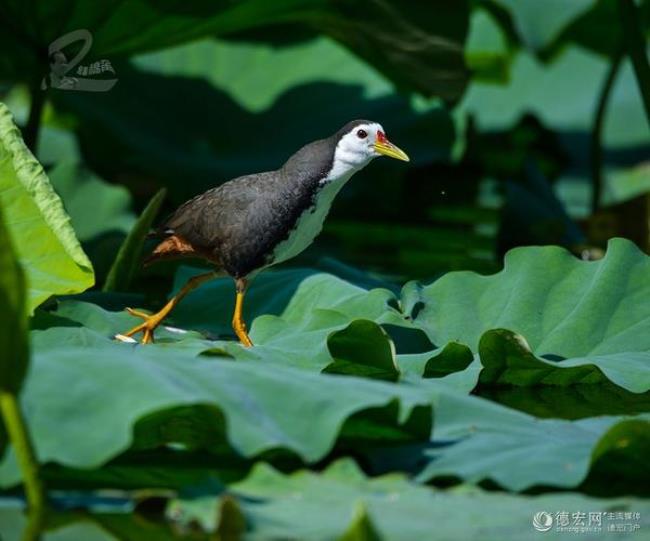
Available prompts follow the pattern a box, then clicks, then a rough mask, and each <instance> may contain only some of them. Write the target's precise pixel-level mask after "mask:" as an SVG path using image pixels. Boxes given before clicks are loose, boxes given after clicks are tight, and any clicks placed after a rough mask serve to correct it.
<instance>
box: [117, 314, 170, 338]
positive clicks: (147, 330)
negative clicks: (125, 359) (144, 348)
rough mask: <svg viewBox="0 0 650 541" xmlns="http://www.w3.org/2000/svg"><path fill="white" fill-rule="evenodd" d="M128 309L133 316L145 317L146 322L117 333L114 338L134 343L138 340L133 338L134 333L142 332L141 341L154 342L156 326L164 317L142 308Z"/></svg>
mask: <svg viewBox="0 0 650 541" xmlns="http://www.w3.org/2000/svg"><path fill="white" fill-rule="evenodd" d="M126 311H127V312H128V313H129V314H131V315H132V316H136V317H139V318H142V319H144V322H142V323H140V325H136V326H135V327H133V328H132V329H130V330H128V331H127V332H125V333H121V334H116V335H115V336H114V338H115V339H116V340H119V341H121V342H129V343H133V342H136V340H135V339H134V338H132V337H133V335H134V334H137V333H139V332H141V333H142V340H141V343H143V344H152V343H153V341H154V339H153V333H154V331H155V330H156V327H158V325H160V322H161V321H162V318H161V317H160V316H159V315H158V314H146V313H144V312H141V311H140V310H134V309H133V308H127V309H126Z"/></svg>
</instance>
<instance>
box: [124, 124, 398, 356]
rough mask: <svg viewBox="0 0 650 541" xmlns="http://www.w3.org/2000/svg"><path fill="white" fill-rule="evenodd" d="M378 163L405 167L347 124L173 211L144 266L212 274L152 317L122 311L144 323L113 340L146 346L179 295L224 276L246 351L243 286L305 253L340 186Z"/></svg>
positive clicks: (377, 131) (365, 131)
mask: <svg viewBox="0 0 650 541" xmlns="http://www.w3.org/2000/svg"><path fill="white" fill-rule="evenodd" d="M381 155H384V156H390V157H391V158H396V159H398V160H404V161H409V158H408V156H407V155H406V153H404V151H402V150H401V149H399V148H398V147H396V146H395V145H394V144H392V143H391V142H390V141H389V140H388V139H387V137H386V135H385V133H384V129H383V128H382V126H381V125H380V124H378V123H376V122H371V121H369V120H354V121H352V122H349V123H348V124H346V125H345V126H343V127H342V128H341V129H340V130H339V131H337V132H336V133H335V134H334V135H332V136H331V137H328V138H326V139H320V140H318V141H314V142H313V143H309V144H308V145H305V146H304V147H302V148H301V149H300V150H299V151H298V152H296V153H295V154H294V155H293V156H291V157H290V158H289V159H288V160H287V162H286V163H285V164H284V165H283V166H282V167H281V168H280V169H277V170H276V171H268V172H265V173H256V174H252V175H246V176H243V177H238V178H235V179H233V180H230V181H229V182H226V183H225V184H222V185H221V186H219V187H217V188H213V189H211V190H208V191H207V192H205V193H203V194H201V195H199V196H197V197H195V198H194V199H191V200H190V201H188V202H186V203H184V204H183V205H181V206H180V207H179V208H178V210H177V211H176V212H174V213H173V214H172V215H171V216H170V217H169V218H168V219H167V220H166V221H165V222H164V223H163V224H162V225H161V226H160V227H159V228H158V229H157V230H156V232H155V236H157V237H158V238H160V239H161V241H160V243H159V244H158V245H157V246H156V248H155V249H154V250H153V252H152V253H151V255H150V256H149V257H148V258H147V260H146V263H152V262H156V261H160V260H165V259H176V258H197V257H198V258H201V259H204V260H207V261H208V262H210V263H211V264H213V265H214V266H215V271H213V272H209V273H206V274H201V275H198V276H195V277H194V278H192V279H190V280H189V282H187V284H185V286H183V288H182V289H181V290H180V291H179V292H178V293H177V294H176V295H175V296H174V297H172V299H171V300H169V302H167V304H166V305H165V306H164V307H163V308H162V309H161V310H160V311H158V312H157V313H155V314H152V315H149V314H145V313H143V312H139V311H136V310H132V309H127V310H128V311H129V312H130V313H131V314H133V315H135V316H138V317H141V318H143V319H144V322H143V323H141V324H140V325H137V326H136V327H134V328H132V329H131V330H129V331H128V332H126V333H124V334H121V335H117V336H116V338H118V339H122V340H129V341H132V338H130V337H131V336H133V335H135V334H136V333H139V332H142V333H143V337H142V343H149V342H153V338H154V330H155V329H156V327H157V326H158V325H160V323H161V322H162V321H163V319H164V318H166V317H167V316H168V315H169V313H170V312H171V311H172V310H173V309H174V307H175V306H176V305H177V304H178V303H179V302H180V301H181V299H182V298H183V297H185V295H187V294H188V293H189V292H190V291H192V290H193V289H195V288H196V287H198V286H199V285H201V284H202V283H203V282H206V281H207V280H210V279H212V278H216V277H217V276H221V275H223V274H228V275H230V276H231V277H232V278H233V279H234V280H235V287H236V295H237V296H236V300H235V308H234V315H233V319H232V326H233V329H234V331H235V333H236V334H237V337H238V338H239V340H240V341H241V342H242V343H243V344H244V345H246V346H252V345H253V344H252V342H251V340H250V338H249V337H248V333H247V332H246V325H245V323H244V321H243V318H242V309H243V303H244V295H245V293H246V288H247V286H248V283H249V281H250V280H251V278H252V277H253V276H254V275H255V274H257V273H258V272H259V271H261V270H262V269H264V268H266V267H269V266H271V265H275V264H277V263H282V262H283V261H286V260H287V259H290V258H292V257H294V256H296V255H298V254H299V253H300V252H302V251H303V250H304V249H305V248H307V247H308V246H309V245H310V244H311V243H312V242H313V240H314V238H315V237H316V236H317V235H318V233H320V231H321V229H322V227H323V221H324V220H325V217H326V216H327V213H328V211H329V209H330V206H331V204H332V200H333V199H334V197H335V196H336V194H337V193H338V192H339V190H340V189H341V188H342V187H343V185H344V184H345V183H346V181H347V180H348V179H349V178H350V177H351V176H352V175H353V174H354V173H356V172H357V171H359V170H360V169H362V168H363V167H365V166H366V165H367V164H368V163H369V162H370V161H371V160H372V159H373V158H376V157H378V156H381Z"/></svg>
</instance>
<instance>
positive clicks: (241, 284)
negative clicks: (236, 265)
mask: <svg viewBox="0 0 650 541" xmlns="http://www.w3.org/2000/svg"><path fill="white" fill-rule="evenodd" d="M235 284H236V286H237V297H236V299H235V313H234V314H233V316H232V328H233V329H234V330H235V334H236V335H237V338H239V341H240V342H241V343H242V344H244V345H245V346H246V347H251V346H252V345H253V342H251V339H250V338H249V337H248V333H247V332H246V323H244V318H243V317H242V312H243V309H244V295H245V294H246V286H247V285H248V282H247V281H246V280H245V279H243V278H239V279H238V280H236V282H235Z"/></svg>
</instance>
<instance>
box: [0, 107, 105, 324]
mask: <svg viewBox="0 0 650 541" xmlns="http://www.w3.org/2000/svg"><path fill="white" fill-rule="evenodd" d="M0 203H1V204H2V207H3V211H4V219H5V224H6V226H7V229H8V230H9V236H10V238H11V241H12V243H13V246H14V248H15V250H16V252H17V255H18V259H19V262H20V264H21V266H22V267H23V269H24V271H25V274H26V277H27V285H28V300H27V308H28V310H29V312H30V313H31V312H32V311H33V310H34V308H36V307H37V306H38V305H39V304H41V303H42V302H43V301H44V300H46V299H47V298H48V297H50V296H51V295H53V294H59V295H60V294H69V293H78V292H79V291H83V290H84V289H86V288H88V287H90V286H92V285H93V282H94V275H93V269H92V265H91V263H90V261H88V258H87V257H86V255H85V254H84V252H83V250H82V249H81V247H80V246H79V242H78V241H77V238H76V236H75V233H74V230H73V229H72V226H71V225H70V218H69V217H68V215H67V214H66V213H65V210H64V209H63V205H62V204H61V200H60V199H59V196H58V195H57V194H56V193H55V192H54V190H53V189H52V186H51V185H50V181H49V180H48V178H47V176H46V174H45V172H44V171H43V168H42V167H41V165H40V164H39V163H38V161H37V160H36V158H34V156H33V155H32V153H31V152H30V151H29V149H28V148H27V147H26V146H25V143H23V140H22V138H21V135H20V131H19V130H18V128H17V127H16V125H15V124H14V122H13V119H12V117H11V113H10V112H9V110H8V109H7V108H6V106H5V105H4V104H2V103H0Z"/></svg>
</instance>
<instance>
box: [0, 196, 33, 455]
mask: <svg viewBox="0 0 650 541" xmlns="http://www.w3.org/2000/svg"><path fill="white" fill-rule="evenodd" d="M0 246H2V249H0V344H2V349H1V350H0V391H8V392H11V393H17V392H18V390H19V389H20V386H21V384H22V382H23V379H24V377H25V374H26V372H27V363H28V361H29V352H28V347H27V310H26V306H25V304H26V294H25V277H24V276H23V271H22V269H21V268H20V266H19V265H18V262H17V260H16V256H15V254H14V249H13V246H12V241H11V239H10V238H9V232H8V231H7V229H6V227H5V225H4V221H3V217H2V206H1V205H0ZM0 450H1V444H0Z"/></svg>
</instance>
